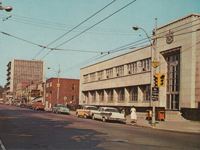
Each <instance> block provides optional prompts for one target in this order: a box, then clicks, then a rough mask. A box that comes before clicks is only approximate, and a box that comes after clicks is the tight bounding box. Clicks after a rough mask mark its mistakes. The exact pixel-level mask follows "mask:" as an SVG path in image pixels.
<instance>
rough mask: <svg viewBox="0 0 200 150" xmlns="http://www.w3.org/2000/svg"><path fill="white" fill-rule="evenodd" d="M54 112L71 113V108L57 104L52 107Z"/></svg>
mask: <svg viewBox="0 0 200 150" xmlns="http://www.w3.org/2000/svg"><path fill="white" fill-rule="evenodd" d="M52 113H57V114H59V113H67V114H69V108H67V106H65V105H63V104H55V106H54V107H53V108H52Z"/></svg>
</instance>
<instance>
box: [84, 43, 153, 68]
mask: <svg viewBox="0 0 200 150" xmlns="http://www.w3.org/2000/svg"><path fill="white" fill-rule="evenodd" d="M150 46H151V44H148V45H145V46H142V47H139V48H137V49H133V50H131V51H128V52H126V53H123V54H119V55H117V56H113V57H111V58H108V59H105V60H102V61H99V62H96V63H94V64H91V65H88V66H85V67H82V68H80V70H82V69H85V68H88V67H91V66H94V65H97V64H100V63H103V62H106V61H108V60H111V59H115V58H117V57H121V56H123V55H127V54H129V53H133V52H137V51H139V50H141V49H144V48H146V47H150Z"/></svg>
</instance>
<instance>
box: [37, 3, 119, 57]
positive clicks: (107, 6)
mask: <svg viewBox="0 0 200 150" xmlns="http://www.w3.org/2000/svg"><path fill="white" fill-rule="evenodd" d="M115 1H116V0H114V1H112V2H111V3H109V4H108V5H106V6H105V7H103V8H101V9H100V10H99V11H97V12H96V13H94V14H93V15H92V16H90V17H89V18H87V19H85V20H84V21H82V22H81V23H79V24H78V25H77V26H75V27H74V28H72V29H71V30H69V31H68V32H67V33H65V34H63V35H62V36H60V37H59V38H57V39H56V40H54V41H53V42H51V43H50V44H48V45H47V46H49V45H51V44H53V43H54V42H56V41H58V40H59V39H61V38H62V37H64V36H65V35H67V34H68V33H70V32H71V31H73V30H74V29H76V28H77V27H79V26H80V25H82V24H83V23H85V22H86V21H88V20H89V19H91V18H92V17H94V16H95V15H97V14H98V13H99V12H101V11H102V10H104V9H105V8H107V7H108V6H110V5H111V4H112V3H114V2H115ZM56 48H57V47H56ZM43 50H44V48H43V49H42V50H40V52H39V53H37V54H36V55H35V57H36V56H37V55H39V54H40V53H41V52H42V51H43ZM50 52H51V51H50ZM47 54H49V53H47ZM45 56H46V55H45ZM35 57H34V58H35ZM34 58H33V59H34ZM43 58H44V57H43Z"/></svg>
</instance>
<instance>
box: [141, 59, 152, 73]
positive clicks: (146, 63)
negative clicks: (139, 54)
mask: <svg viewBox="0 0 200 150" xmlns="http://www.w3.org/2000/svg"><path fill="white" fill-rule="evenodd" d="M141 67H142V71H149V70H151V59H150V58H149V59H144V60H141Z"/></svg>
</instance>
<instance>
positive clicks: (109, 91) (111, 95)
mask: <svg viewBox="0 0 200 150" xmlns="http://www.w3.org/2000/svg"><path fill="white" fill-rule="evenodd" d="M107 94H108V101H110V102H111V101H113V89H109V90H107Z"/></svg>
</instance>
